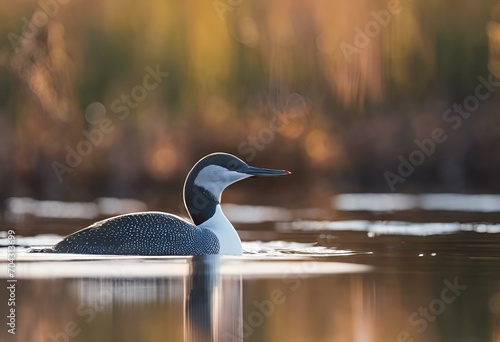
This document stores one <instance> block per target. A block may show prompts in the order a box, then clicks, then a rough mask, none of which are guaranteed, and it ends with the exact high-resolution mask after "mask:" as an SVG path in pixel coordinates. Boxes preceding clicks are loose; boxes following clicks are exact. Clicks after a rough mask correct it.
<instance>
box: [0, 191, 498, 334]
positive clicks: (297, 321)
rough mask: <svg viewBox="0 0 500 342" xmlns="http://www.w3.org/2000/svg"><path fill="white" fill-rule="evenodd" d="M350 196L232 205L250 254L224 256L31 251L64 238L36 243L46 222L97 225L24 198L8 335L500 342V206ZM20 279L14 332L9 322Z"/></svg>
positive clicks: (14, 222) (16, 211) (67, 228)
mask: <svg viewBox="0 0 500 342" xmlns="http://www.w3.org/2000/svg"><path fill="white" fill-rule="evenodd" d="M349 196H351V197H349ZM349 196H347V195H346V196H344V197H342V196H338V197H335V198H333V199H332V206H333V207H334V208H336V209H337V210H331V211H329V210H324V209H322V210H319V209H302V210H295V211H289V210H285V209H282V208H269V207H249V206H235V205H230V206H226V208H225V209H226V212H227V215H228V216H229V217H230V218H231V220H232V221H233V223H234V224H235V226H236V227H237V228H238V230H239V233H240V235H241V237H242V239H243V240H244V249H245V255H243V256H242V257H220V258H219V257H216V256H210V257H195V258H180V257H104V256H81V255H36V254H27V253H25V248H26V247H27V246H33V245H37V246H42V245H50V244H52V243H54V242H56V241H57V240H58V239H59V238H60V236H58V235H55V234H53V235H36V236H31V237H30V236H29V235H33V232H34V231H36V229H35V227H42V226H43V227H44V226H52V227H56V228H57V229H55V228H54V229H53V230H52V231H57V232H58V234H61V235H64V234H66V233H69V232H71V231H74V230H76V229H78V228H80V227H82V223H83V222H84V221H85V220H90V221H92V218H91V217H87V218H85V217H80V216H82V215H84V214H85V211H81V212H80V213H81V214H82V215H80V216H78V215H76V214H75V215H74V216H73V218H72V219H71V220H68V219H62V218H57V217H56V215H55V214H54V215H47V213H49V212H50V211H39V213H45V214H44V215H41V214H40V215H37V214H36V212H37V211H36V209H37V208H38V206H40V205H45V206H48V204H47V203H35V202H31V204H30V205H31V207H30V208H28V207H27V206H26V205H25V206H24V207H23V206H19V203H17V205H12V203H11V204H10V205H9V206H8V212H7V213H6V215H5V217H6V222H4V223H3V225H4V227H2V229H4V230H5V231H4V232H2V234H3V235H2V236H1V237H2V241H1V243H2V246H4V247H3V248H2V250H1V258H2V265H1V269H3V270H4V271H2V273H1V277H2V280H1V281H3V283H4V285H3V286H2V291H0V308H1V316H2V317H3V318H2V320H3V323H2V325H1V327H2V328H1V334H0V336H1V340H2V341H120V342H122V341H134V342H135V341H210V340H215V341H384V342H385V341H500V247H499V246H500V234H499V232H500V224H495V223H494V222H497V221H496V219H497V217H498V212H499V211H500V209H497V208H500V207H496V206H494V205H493V206H492V205H491V203H496V202H495V201H496V200H497V197H492V198H489V199H487V200H484V202H485V204H483V205H481V204H478V203H480V202H481V201H482V200H483V199H484V198H483V197H481V198H468V199H467V198H465V199H464V198H462V199H460V198H456V197H454V198H453V200H452V201H451V202H456V204H455V206H459V207H453V206H452V207H451V208H442V206H443V205H444V204H443V203H446V201H447V200H446V198H440V200H439V201H436V198H434V199H433V198H431V199H430V200H429V198H426V197H421V196H410V197H407V198H401V197H391V196H390V195H387V196H388V197H387V196H386V197H375V198H371V200H370V201H368V202H366V201H365V202H363V200H362V198H370V197H366V196H369V195H365V196H363V197H362V198H356V195H349ZM457 199H458V200H457ZM467 200H469V201H470V202H469V203H470V205H469V206H467ZM433 201H434V202H436V203H437V204H436V203H435V204H432V203H434V202H433ZM463 201H465V202H463ZM464 203H465V204H464ZM471 203H473V204H471ZM51 205H52V206H54V205H55V206H56V207H57V205H56V204H54V203H52V204H51ZM128 205H129V207H127V208H128V209H130V205H131V204H130V203H128ZM436 205H437V207H436ZM460 205H462V206H464V205H465V209H464V208H461V207H460ZM472 205H474V206H475V207H474V208H473V210H470V211H469V212H468V213H467V210H466V209H467V208H470V206H472ZM367 206H369V208H368V207H367ZM373 206H375V207H373ZM429 206H430V207H429ZM440 206H441V207H440ZM20 208H24V209H26V208H28V209H29V210H28V209H26V210H25V212H22V210H21V209H20ZM96 208H97V211H99V210H101V209H102V207H101V206H100V205H97V206H96V207H94V209H96ZM59 209H61V208H59ZM66 209H67V208H66ZM108 209H109V208H108ZM339 209H340V210H339ZM66 212H67V210H66ZM28 213H31V214H30V215H28ZM87 214H88V213H87ZM87 214H85V215H87ZM101 214H102V210H101ZM44 216H45V217H44ZM46 216H53V217H46ZM453 217H457V219H456V220H453ZM454 221H460V222H466V221H467V222H473V221H476V222H483V223H457V222H454ZM487 221H489V223H485V222H487ZM8 229H14V230H15V232H16V235H15V237H16V240H15V242H16V246H17V247H16V251H17V253H16V254H17V255H16V256H17V258H16V261H15V266H14V267H15V268H14V270H15V277H14V278H12V279H15V280H17V282H15V283H9V282H8V281H7V280H8V279H7V278H8V277H7V275H8V273H7V267H8V263H7V261H6V260H7V257H8V256H7V249H6V246H7V245H8V244H9V240H8V239H7V232H6V231H7V230H8ZM12 284H15V292H14V295H15V297H14V300H15V309H16V311H15V323H16V325H15V327H16V330H15V332H16V334H15V335H12V334H9V333H8V329H10V328H9V326H8V325H7V324H6V323H8V318H7V317H6V316H7V315H9V312H8V309H9V308H10V307H9V306H8V303H9V297H10V296H11V295H10V292H9V291H8V290H7V289H6V288H7V286H11V285H12ZM11 302H12V301H11Z"/></svg>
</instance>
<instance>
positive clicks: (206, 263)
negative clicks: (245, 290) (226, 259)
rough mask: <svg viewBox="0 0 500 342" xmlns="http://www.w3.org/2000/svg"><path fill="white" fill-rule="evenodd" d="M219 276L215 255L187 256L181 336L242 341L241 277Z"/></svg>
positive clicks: (199, 341)
mask: <svg viewBox="0 0 500 342" xmlns="http://www.w3.org/2000/svg"><path fill="white" fill-rule="evenodd" d="M224 278H225V279H224V281H223V278H222V277H221V274H220V258H219V256H218V255H200V256H194V257H193V258H192V259H191V272H190V276H189V286H190V290H189V295H188V297H187V299H186V302H185V305H186V306H185V308H186V310H185V328H186V330H185V340H186V341H188V342H207V341H228V342H229V341H231V342H239V341H243V331H242V329H243V317H242V316H243V311H242V288H241V277H240V276H230V277H224Z"/></svg>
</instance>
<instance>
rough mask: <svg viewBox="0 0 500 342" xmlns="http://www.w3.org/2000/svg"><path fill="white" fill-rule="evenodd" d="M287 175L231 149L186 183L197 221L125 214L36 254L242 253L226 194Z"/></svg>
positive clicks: (209, 159)
mask: <svg viewBox="0 0 500 342" xmlns="http://www.w3.org/2000/svg"><path fill="white" fill-rule="evenodd" d="M288 174H290V172H289V171H285V170H272V169H261V168H256V167H252V166H249V165H248V164H247V163H245V162H244V161H242V160H241V159H239V158H237V157H235V156H233V155H230V154H227V153H213V154H209V155H208V156H206V157H204V158H202V159H201V160H200V161H198V163H196V165H195V166H194V167H193V168H192V169H191V171H190V172H189V174H188V176H187V178H186V182H185V183H184V204H185V206H186V209H187V211H188V212H189V215H190V217H191V219H192V220H193V223H194V224H193V223H191V222H188V221H186V220H184V219H183V218H180V217H178V216H176V215H172V214H168V213H163V212H140V213H133V214H125V215H120V216H115V217H112V218H109V219H106V220H102V221H99V222H96V223H94V224H92V225H90V226H88V227H87V228H84V229H82V230H80V231H77V232H76V233H73V234H71V235H69V236H67V237H65V238H64V239H63V240H61V241H60V242H59V243H57V244H56V245H54V246H52V247H50V248H46V249H43V250H38V252H48V253H78V254H111V255H204V254H234V255H240V254H242V247H241V240H240V237H239V236H238V233H237V232H236V230H235V229H234V227H233V225H232V224H231V222H229V220H228V219H227V218H226V216H224V213H223V212H222V210H221V205H220V201H221V195H222V192H223V191H224V189H225V188H226V187H227V186H229V185H231V184H233V183H235V182H237V181H240V180H242V179H245V178H249V177H253V176H281V175H288ZM33 252H37V251H36V250H33Z"/></svg>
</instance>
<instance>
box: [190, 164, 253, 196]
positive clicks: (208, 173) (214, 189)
mask: <svg viewBox="0 0 500 342" xmlns="http://www.w3.org/2000/svg"><path fill="white" fill-rule="evenodd" d="M248 177H251V176H250V175H246V174H244V173H239V172H236V171H230V170H228V169H226V168H224V167H222V166H218V165H209V166H207V167H204V168H203V169H201V171H200V172H199V173H198V175H197V176H196V178H195V179H194V185H196V186H199V187H202V188H205V189H207V190H208V191H210V193H212V194H213V195H214V196H215V197H216V198H219V197H220V194H221V193H222V191H223V190H224V189H225V188H226V187H227V186H228V185H231V184H233V183H234V182H237V181H239V180H241V179H245V178H248Z"/></svg>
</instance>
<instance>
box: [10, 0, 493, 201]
mask: <svg viewBox="0 0 500 342" xmlns="http://www.w3.org/2000/svg"><path fill="white" fill-rule="evenodd" d="M61 2H64V1H61ZM391 6H393V7H394V6H396V7H397V9H398V11H397V13H391V12H390V11H389V9H390V8H392V7H391ZM373 11H374V12H373ZM380 11H386V13H389V17H385V19H384V20H385V22H384V24H383V25H382V24H381V23H380V22H377V21H376V19H375V16H374V13H378V14H377V15H378V16H379V17H380V15H381V14H380V13H381V12H380ZM0 13H1V14H0V17H1V20H0V36H1V37H3V39H2V45H1V46H0V164H1V165H2V168H1V169H0V189H1V199H4V198H5V197H8V196H32V197H36V198H44V199H56V198H57V199H65V200H82V199H93V198H95V197H96V196H131V197H140V198H143V199H146V200H153V201H154V200H155V199H164V198H165V197H167V195H168V194H169V191H171V193H172V196H175V198H176V200H178V199H179V196H180V194H179V191H180V189H181V186H182V182H183V179H184V177H185V175H186V173H187V171H188V170H189V169H190V167H191V166H192V165H193V163H194V162H195V161H197V160H198V159H199V158H200V157H202V156H203V155H205V154H207V153H210V152H214V151H218V150H222V151H227V152H230V153H235V154H237V155H239V156H240V157H242V159H245V160H247V161H249V162H250V161H251V162H253V163H254V164H256V165H258V166H268V167H283V168H288V169H291V170H292V171H294V174H295V178H294V180H293V181H288V183H286V185H287V191H288V192H287V194H289V195H293V194H294V193H295V194H296V193H297V191H305V192H304V193H305V194H307V195H310V196H312V197H316V196H319V195H321V194H324V195H328V194H331V193H334V192H338V191H382V192H385V191H389V188H388V185H387V183H386V180H385V178H384V172H386V171H391V172H397V171H396V170H397V166H398V162H399V161H398V156H399V155H402V156H405V158H406V157H407V156H408V155H409V153H411V151H413V150H414V149H415V148H416V146H415V144H414V140H415V139H416V138H418V139H426V138H429V137H430V136H431V132H432V131H433V129H434V128H436V127H443V129H445V130H446V132H448V133H449V139H448V140H447V141H446V142H445V143H443V144H442V145H439V146H437V149H436V152H435V153H434V154H432V155H431V156H429V157H427V158H426V160H425V163H423V164H422V165H421V166H419V167H417V168H416V171H415V173H414V174H412V175H411V176H410V177H408V179H406V181H405V182H404V183H401V184H398V187H397V191H414V192H422V191H436V190H440V191H459V192H467V191H473V192H499V191H500V178H499V177H498V174H499V171H500V157H499V156H498V153H497V149H496V148H495V147H497V146H498V144H499V143H500V135H499V134H498V129H499V127H500V119H499V116H498V113H499V111H498V109H499V107H498V99H497V98H498V95H497V94H496V93H494V94H493V96H490V98H489V99H487V100H484V101H482V102H481V103H480V106H479V108H478V109H477V111H474V113H472V115H471V117H470V118H468V119H467V120H464V124H463V125H462V126H461V127H460V128H459V129H457V130H456V131H450V130H449V125H448V124H447V123H446V122H443V113H444V112H445V111H446V110H447V109H448V108H450V107H451V106H452V105H453V103H455V102H456V103H462V102H463V101H464V99H465V98H466V97H467V96H469V95H474V90H475V88H476V86H477V85H478V77H479V76H483V77H484V78H487V77H488V75H490V74H492V75H494V76H496V77H500V24H499V21H500V2H499V1H489V0H488V1H487V0H480V1H474V2H471V1H460V2H456V1H451V0H437V1H423V2H422V1H420V2H415V1H406V0H402V1H400V2H397V1H389V2H388V1H379V0H377V1H364V0H356V1H353V2H343V1H324V0H314V1H306V0H291V1H272V2H266V1H246V0H241V1H233V2H230V1H229V2H226V1H224V0H221V1H184V2H179V1H155V0H151V1H147V2H144V3H139V2H136V1H129V0H120V1H118V0H105V1H96V0H90V1H77V0H73V1H65V3H64V4H62V3H61V4H59V3H58V2H56V0H45V1H44V0H42V1H40V2H35V1H20V2H1V3H0ZM384 13H385V12H384ZM44 18H47V19H48V20H47V21H46V23H44ZM382 19H383V18H382ZM369 22H375V24H372V26H373V25H375V26H376V23H378V25H379V31H380V32H378V33H375V34H372V36H371V37H367V38H368V43H367V44H366V46H363V47H362V48H359V49H358V50H359V51H358V52H354V53H351V54H350V55H349V56H348V57H349V58H346V53H345V49H343V48H342V46H344V47H345V46H346V45H345V44H350V45H351V46H353V45H354V44H355V41H356V39H360V38H359V37H357V38H356V35H357V33H356V32H359V31H356V28H358V29H360V30H361V31H366V27H367V25H368V23H369ZM40 23H41V24H40ZM30 25H31V26H30ZM37 25H38V26H37ZM375 26H373V27H372V28H374V29H376V27H375ZM30 27H31V28H33V27H37V29H36V30H30ZM342 44H344V45H342ZM354 46H355V45H354ZM157 66H158V67H159V69H160V70H161V71H163V72H168V73H169V75H168V77H166V78H165V79H164V80H163V81H162V82H161V83H160V84H159V85H158V86H157V87H156V88H155V89H152V90H148V91H147V94H146V96H145V98H144V99H142V101H138V103H137V107H136V108H132V107H129V109H130V114H129V115H127V116H126V117H125V118H121V117H120V114H119V113H117V112H116V111H113V110H112V106H113V105H112V104H113V103H114V102H115V101H116V100H119V99H121V96H122V94H125V95H127V94H131V92H132V90H133V89H134V87H137V86H141V85H142V84H143V80H144V77H145V76H146V75H147V74H148V72H147V69H146V68H147V67H149V68H151V69H155V68H156V67H157ZM137 94H139V93H137ZM95 102H98V103H101V104H102V105H103V106H104V107H105V112H103V111H102V110H101V111H99V110H97V111H96V112H95V113H94V112H92V110H93V109H92V108H94V109H95V108H101V107H99V106H97V107H96V106H95V105H94V106H90V107H89V105H91V104H92V103H95ZM134 106H135V104H134ZM89 108H90V109H89ZM86 113H87V114H86ZM277 115H288V116H287V117H288V118H289V120H287V122H286V124H283V125H281V127H280V129H279V131H276V132H272V131H271V132H272V133H273V134H272V135H270V134H269V132H270V128H271V122H272V120H273V118H274V117H276V116H277ZM89 118H94V119H95V120H98V119H104V118H108V119H110V120H111V122H112V127H113V130H112V131H111V132H109V133H105V134H104V135H103V139H102V142H100V143H99V144H94V145H92V150H91V152H90V153H89V154H88V155H86V156H84V157H83V158H82V160H81V162H80V163H78V165H77V166H76V167H72V168H71V172H65V173H64V174H63V175H62V178H63V179H62V181H60V179H58V177H57V174H56V172H54V162H57V163H61V164H65V165H66V164H67V163H66V162H65V160H66V157H67V154H68V149H67V147H68V146H69V147H70V148H73V149H76V148H77V146H78V144H79V143H80V142H81V141H82V140H85V139H87V138H86V136H85V135H84V134H83V133H82V130H87V131H90V130H92V129H94V128H96V127H97V126H96V125H95V124H92V122H89ZM96 118H97V119H96ZM263 130H264V131H265V133H263V132H264V131H263ZM259 134H260V136H259ZM251 137H257V139H258V141H257V142H258V144H257V145H254V146H256V147H254V148H253V151H254V152H255V153H250V152H248V151H249V150H248V147H249V146H252V143H251V141H252V140H251ZM242 144H243V145H242ZM242 146H243V147H242ZM244 147H247V149H245V148H244ZM254 157H255V158H254ZM249 159H252V160H249ZM262 184H265V185H266V186H269V185H270V184H271V183H269V182H264V183H262ZM254 191H257V190H254ZM254 194H257V192H254Z"/></svg>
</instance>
